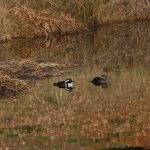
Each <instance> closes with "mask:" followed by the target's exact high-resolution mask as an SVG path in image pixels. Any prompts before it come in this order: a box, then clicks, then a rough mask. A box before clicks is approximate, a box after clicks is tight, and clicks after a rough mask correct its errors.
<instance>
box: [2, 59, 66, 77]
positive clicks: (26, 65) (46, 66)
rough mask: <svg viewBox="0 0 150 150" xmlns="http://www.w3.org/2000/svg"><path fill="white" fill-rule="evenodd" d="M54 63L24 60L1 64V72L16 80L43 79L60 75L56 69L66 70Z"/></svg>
mask: <svg viewBox="0 0 150 150" xmlns="http://www.w3.org/2000/svg"><path fill="white" fill-rule="evenodd" d="M64 67H66V65H59V64H56V63H52V62H44V63H37V62H35V61H30V60H23V61H12V62H4V63H0V70H1V71H3V72H5V73H7V74H9V75H10V76H11V77H15V78H23V79H24V78H25V79H26V78H28V79H30V78H43V77H47V76H54V75H56V74H57V75H60V73H57V71H56V68H64Z"/></svg>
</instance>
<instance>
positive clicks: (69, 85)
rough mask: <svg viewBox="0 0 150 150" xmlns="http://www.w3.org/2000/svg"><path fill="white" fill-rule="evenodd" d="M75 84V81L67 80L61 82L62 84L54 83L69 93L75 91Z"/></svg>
mask: <svg viewBox="0 0 150 150" xmlns="http://www.w3.org/2000/svg"><path fill="white" fill-rule="evenodd" d="M73 82H74V81H73V80H72V79H66V80H65V81H60V82H57V83H54V86H57V87H59V88H62V89H65V90H67V91H72V90H73Z"/></svg>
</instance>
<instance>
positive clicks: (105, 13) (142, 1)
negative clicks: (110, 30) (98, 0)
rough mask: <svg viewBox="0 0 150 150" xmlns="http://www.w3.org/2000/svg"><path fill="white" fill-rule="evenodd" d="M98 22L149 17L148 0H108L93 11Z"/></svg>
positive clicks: (104, 22)
mask: <svg viewBox="0 0 150 150" xmlns="http://www.w3.org/2000/svg"><path fill="white" fill-rule="evenodd" d="M95 14H96V18H97V21H98V23H99V24H106V23H111V22H121V21H133V20H144V19H150V1H149V0H116V1H114V0H110V1H108V2H107V3H106V4H103V5H100V6H99V7H98V8H97V10H96V11H95Z"/></svg>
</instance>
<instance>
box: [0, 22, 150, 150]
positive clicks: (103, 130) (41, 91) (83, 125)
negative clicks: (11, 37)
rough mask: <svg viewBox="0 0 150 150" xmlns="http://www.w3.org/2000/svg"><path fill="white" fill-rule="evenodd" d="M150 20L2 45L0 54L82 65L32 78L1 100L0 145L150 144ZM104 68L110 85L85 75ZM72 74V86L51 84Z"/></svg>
mask: <svg viewBox="0 0 150 150" xmlns="http://www.w3.org/2000/svg"><path fill="white" fill-rule="evenodd" d="M149 28H150V26H149V23H148V22H144V23H136V24H130V25H129V24H123V25H122V24H121V25H112V26H105V27H102V28H100V29H99V30H98V31H97V32H95V33H88V34H86V35H82V36H78V37H69V38H68V37H64V38H63V39H51V40H49V41H47V40H41V39H38V40H35V41H19V42H12V43H8V44H3V45H1V48H0V51H1V53H0V60H1V61H8V60H14V59H15V60H16V59H19V60H20V59H34V60H36V61H57V62H59V63H67V64H68V63H70V64H79V67H77V68H74V69H73V70H70V71H68V73H66V74H65V75H64V76H59V77H53V78H47V79H44V80H37V81H34V80H32V81H30V84H31V85H32V92H31V93H29V94H26V95H19V96H17V97H11V98H5V99H4V98H3V99H2V98H1V102H0V118H1V119H0V120H1V121H0V139H1V140H0V145H1V146H7V147H9V146H12V145H13V146H17V148H16V149H21V148H22V146H24V149H37V148H38V147H39V148H41V149H43V148H44V147H45V146H47V149H54V150H61V149H62V150H69V149H70V150H72V149H73V150H78V149H81V150H101V149H109V150H110V149H113V148H120V149H129V147H132V149H139V150H140V149H149V148H150V117H149V116H150V105H149V100H150V70H149V63H150V42H149V41H150V30H149ZM102 74H107V75H108V79H109V83H110V84H109V86H108V88H102V87H100V86H94V85H93V84H92V83H90V82H89V81H90V80H91V79H92V78H94V77H96V76H100V75H102ZM67 78H72V79H73V80H74V81H75V82H74V87H75V88H74V89H73V90H72V91H66V90H65V89H60V88H57V87H56V86H53V83H55V82H58V81H61V80H65V79H67Z"/></svg>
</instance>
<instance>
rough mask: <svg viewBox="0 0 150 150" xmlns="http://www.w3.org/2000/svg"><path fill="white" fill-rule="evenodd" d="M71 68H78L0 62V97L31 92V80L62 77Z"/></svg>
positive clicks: (64, 65) (20, 62) (48, 64)
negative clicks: (29, 81)
mask: <svg viewBox="0 0 150 150" xmlns="http://www.w3.org/2000/svg"><path fill="white" fill-rule="evenodd" d="M70 67H71V68H72V67H77V66H76V65H74V66H73V65H66V64H63V65H60V64H57V63H52V62H41V63H40V62H39V63H38V62H35V61H30V60H24V61H11V62H0V95H2V96H6V95H15V94H19V93H26V92H29V90H30V85H29V84H28V83H27V81H28V80H29V79H42V78H46V77H50V76H60V75H62V74H63V73H65V72H66V71H65V70H67V68H70ZM24 79H26V81H24ZM27 79H28V80H27Z"/></svg>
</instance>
